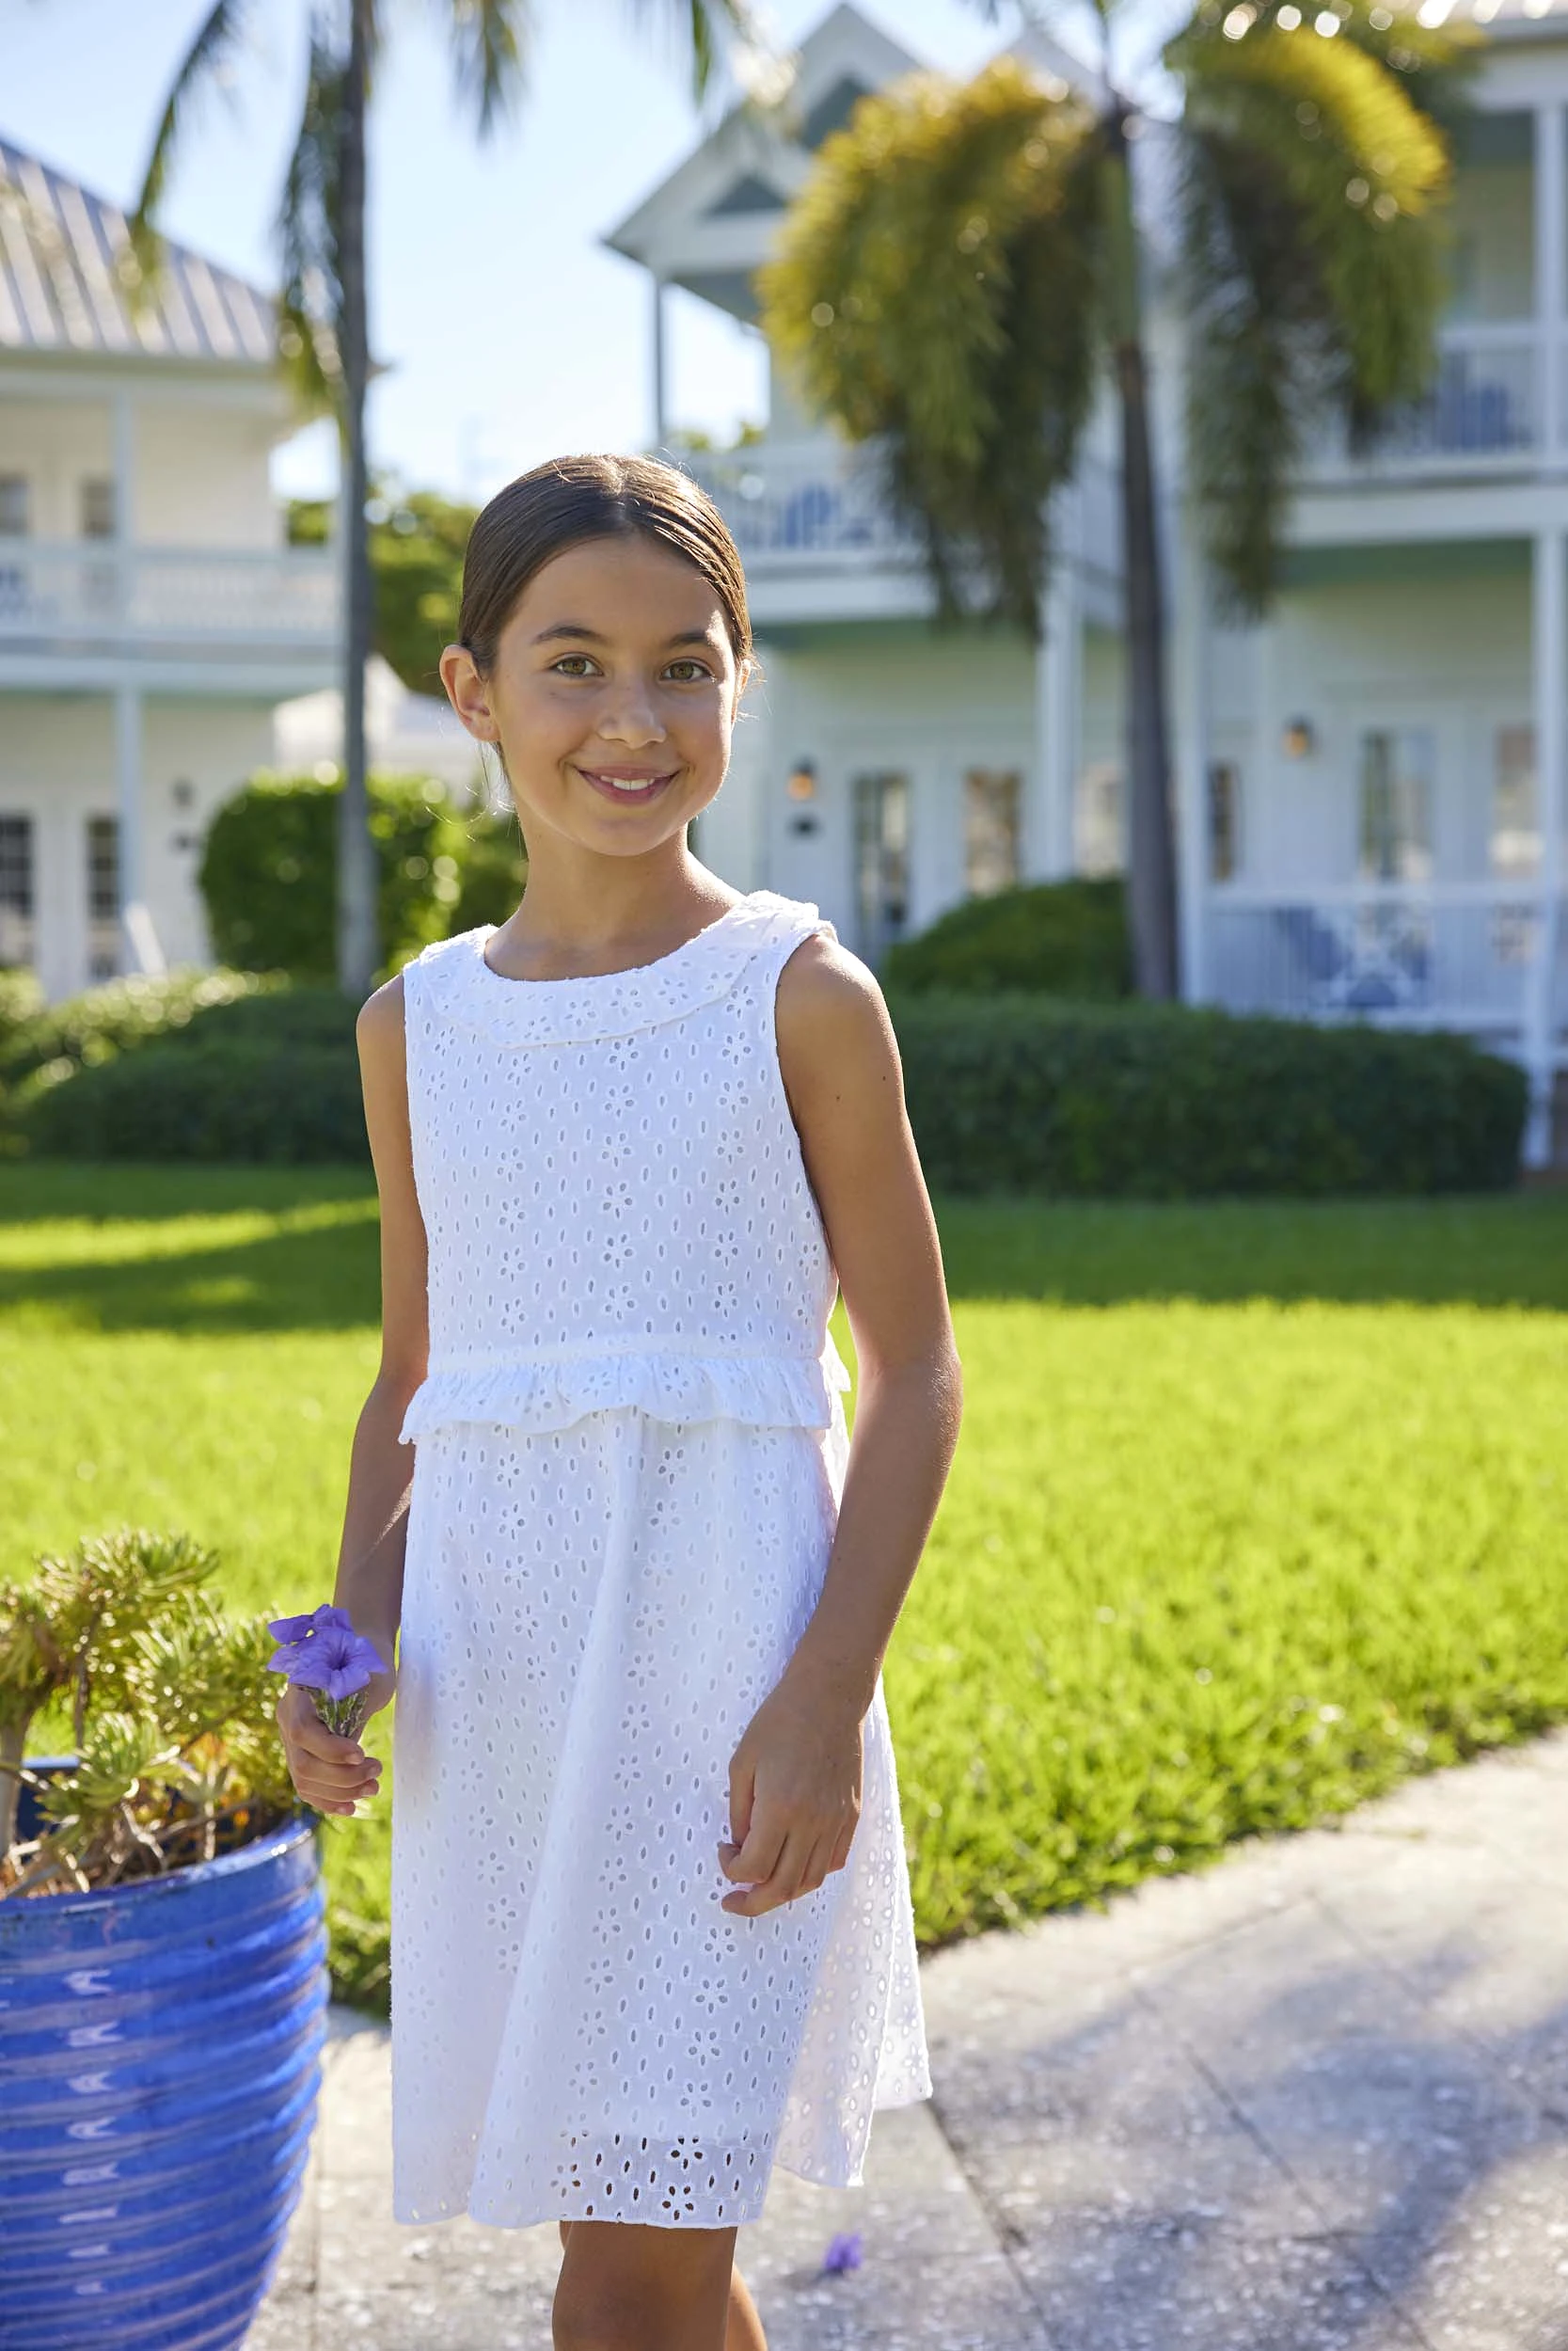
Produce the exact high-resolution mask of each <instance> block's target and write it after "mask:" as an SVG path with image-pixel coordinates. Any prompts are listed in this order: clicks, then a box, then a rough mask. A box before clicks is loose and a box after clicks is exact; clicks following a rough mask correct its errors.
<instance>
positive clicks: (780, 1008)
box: [776, 937, 898, 1099]
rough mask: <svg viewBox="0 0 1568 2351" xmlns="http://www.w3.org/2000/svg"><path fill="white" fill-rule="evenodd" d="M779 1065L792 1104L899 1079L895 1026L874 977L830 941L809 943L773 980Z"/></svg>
mask: <svg viewBox="0 0 1568 2351" xmlns="http://www.w3.org/2000/svg"><path fill="white" fill-rule="evenodd" d="M776 1025H777V1033H778V1040H779V1060H780V1065H781V1067H782V1069H783V1072H784V1083H785V1086H786V1088H787V1089H788V1091H789V1094H790V1096H791V1098H792V1099H794V1098H796V1097H797V1095H798V1094H799V1093H805V1092H809V1091H811V1090H813V1089H815V1088H817V1087H821V1086H828V1085H831V1086H832V1090H833V1091H835V1092H838V1091H842V1090H843V1089H844V1088H846V1087H853V1086H860V1085H863V1084H865V1083H866V1082H868V1081H874V1080H877V1079H892V1080H893V1081H894V1082H895V1083H896V1080H897V1076H898V1049H897V1046H896V1044H895V1041H894V1035H893V1023H892V1021H891V1020H890V1019H889V1017H888V1009H887V1006H886V1004H885V1002H884V1001H883V998H882V992H881V990H880V988H879V986H878V985H877V980H876V976H875V974H874V973H873V972H871V971H870V970H869V969H868V968H867V966H866V965H865V964H864V963H863V962H862V961H861V960H860V957H859V956H858V955H852V954H851V953H850V952H849V950H848V948H847V947H846V946H841V945H839V943H838V941H837V940H836V939H823V938H820V937H814V938H810V939H807V940H805V941H803V942H802V944H801V945H800V946H799V947H797V948H796V950H795V953H794V954H793V955H792V956H791V957H790V959H789V961H788V962H787V963H785V965H784V970H783V971H782V972H781V973H780V975H779V987H778V996H777V1016H776Z"/></svg>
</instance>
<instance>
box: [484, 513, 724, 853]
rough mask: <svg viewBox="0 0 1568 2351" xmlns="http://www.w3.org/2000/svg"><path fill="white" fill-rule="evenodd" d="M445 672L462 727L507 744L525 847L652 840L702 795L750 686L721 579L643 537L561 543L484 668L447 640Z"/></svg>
mask: <svg viewBox="0 0 1568 2351" xmlns="http://www.w3.org/2000/svg"><path fill="white" fill-rule="evenodd" d="M441 678H442V682H443V684H444V685H445V687H446V690H447V693H448V695H449V697H450V698H451V705H452V707H453V708H454V709H455V711H456V712H457V715H458V717H459V718H460V719H461V720H462V722H463V723H464V725H465V726H466V727H467V730H468V732H469V734H470V735H472V736H474V737H476V738H477V739H479V740H480V741H481V742H489V743H496V744H499V747H500V751H501V754H502V756H503V757H504V759H505V761H506V771H507V774H508V775H509V776H510V778H511V781H512V796H513V798H514V800H515V802H516V804H517V816H518V819H519V821H520V823H521V825H522V828H523V833H524V836H525V838H526V839H527V841H528V844H529V848H530V850H531V853H533V854H537V852H538V847H539V835H540V834H541V832H544V831H548V832H552V833H556V834H562V835H563V836H564V837H565V838H567V839H569V840H571V841H574V842H576V843H577V844H578V846H579V847H581V848H583V849H588V850H596V851H597V852H599V853H600V854H601V855H604V856H609V857H638V856H643V855H645V854H646V853H647V852H648V851H649V850H653V849H657V848H658V847H659V846H660V845H661V844H662V843H663V842H665V841H668V840H669V839H670V838H671V837H672V836H673V835H674V834H678V833H679V832H680V830H681V828H682V827H683V826H684V825H686V824H687V823H688V822H689V819H690V818H693V817H694V816H696V815H697V814H698V812H699V810H701V809H704V808H705V807H706V806H707V804H708V802H709V801H710V800H712V799H713V797H714V795H715V793H716V792H717V791H718V789H719V786H721V783H722V782H723V780H724V770H725V769H726V768H727V766H728V765H729V756H730V736H731V731H732V729H733V727H734V724H735V713H736V704H737V703H738V701H739V698H740V694H741V691H742V690H743V688H744V686H745V675H744V674H743V672H742V671H740V670H739V669H737V666H736V658H735V652H734V648H733V647H732V645H731V643H730V640H729V634H728V631H727V629H726V628H725V626H724V609H723V606H722V605H721V603H720V601H719V597H718V596H717V595H716V593H715V592H714V590H713V589H712V588H711V587H710V586H709V585H708V583H707V581H706V580H705V579H704V578H703V576H702V574H701V572H699V571H697V570H695V569H694V568H693V566H692V565H691V564H688V563H685V562H683V561H682V559H681V558H680V557H679V556H678V555H676V554H674V553H673V552H671V551H668V550H666V549H665V548H662V547H660V546H658V545H657V544H656V543H655V542H653V541H652V540H649V539H646V538H643V537H641V536H638V537H634V538H614V539H591V540H588V541H587V542H585V543H584V544H583V545H582V546H580V547H574V548H567V550H566V551H565V553H564V554H562V555H558V556H556V557H555V558H554V559H553V561H551V562H550V563H548V564H546V565H545V566H544V568H543V570H541V571H539V572H537V573H536V574H535V575H534V577H533V579H532V580H530V582H529V584H528V586H527V588H526V589H525V590H524V592H523V594H522V596H521V597H520V598H519V600H518V602H517V605H516V607H515V611H514V612H513V613H512V615H511V617H510V619H509V620H508V621H507V623H506V626H505V627H504V628H503V629H502V631H501V633H500V637H499V641H498V643H497V646H496V659H495V664H494V667H493V668H492V669H491V671H490V673H489V675H487V676H482V675H481V674H480V672H479V670H478V669H477V668H476V666H475V664H474V659H473V656H472V655H471V654H470V653H468V652H467V651H465V649H464V648H463V647H462V646H461V645H449V646H448V647H447V649H446V652H445V653H444V654H443V655H442V657H441Z"/></svg>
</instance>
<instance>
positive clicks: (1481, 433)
mask: <svg viewBox="0 0 1568 2351" xmlns="http://www.w3.org/2000/svg"><path fill="white" fill-rule="evenodd" d="M1438 343H1439V356H1438V362H1437V373H1436V377H1435V380H1434V381H1433V388H1432V389H1431V391H1430V392H1429V393H1428V394H1427V395H1426V397H1425V399H1423V400H1419V401H1416V402H1414V403H1412V404H1411V405H1410V406H1408V407H1406V408H1403V409H1402V410H1400V411H1399V412H1398V414H1397V415H1395V416H1394V417H1393V418H1391V419H1390V421H1388V423H1387V424H1386V426H1385V427H1384V428H1383V430H1382V431H1381V432H1380V433H1379V434H1378V435H1377V437H1376V438H1375V439H1374V440H1373V441H1372V443H1371V445H1370V448H1368V449H1366V450H1364V451H1362V452H1360V453H1357V454H1355V455H1353V454H1352V453H1351V452H1350V450H1349V449H1348V447H1347V446H1346V443H1345V441H1344V440H1343V438H1342V437H1329V438H1327V439H1325V441H1324V442H1323V445H1322V446H1321V447H1320V448H1318V449H1317V450H1315V451H1314V452H1313V454H1312V457H1311V460H1310V463H1309V467H1308V470H1309V471H1310V472H1312V473H1317V474H1322V473H1324V472H1328V473H1335V474H1342V473H1344V472H1345V471H1347V470H1349V471H1352V472H1357V473H1358V472H1361V471H1363V470H1365V469H1370V470H1373V471H1376V472H1379V473H1386V472H1405V471H1410V470H1419V471H1422V472H1430V471H1432V470H1433V469H1435V470H1438V471H1442V472H1464V471H1466V470H1469V469H1472V468H1474V467H1476V466H1478V465H1480V466H1483V467H1485V468H1488V469H1507V468H1508V467H1509V466H1510V465H1513V466H1517V465H1518V464H1519V462H1520V460H1521V459H1526V458H1528V457H1530V456H1532V455H1534V454H1535V453H1538V452H1539V451H1541V450H1542V449H1543V448H1544V445H1545V443H1546V440H1547V437H1548V436H1547V432H1546V424H1547V420H1546V417H1545V414H1544V378H1545V367H1544V342H1543V340H1542V338H1541V336H1540V334H1539V332H1538V331H1537V330H1536V329H1535V328H1534V327H1532V326H1529V325H1528V324H1527V325H1524V326H1450V327H1445V328H1444V329H1443V331H1442V333H1441V334H1440V336H1439V338H1438Z"/></svg>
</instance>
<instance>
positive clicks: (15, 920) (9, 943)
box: [0, 817, 34, 964]
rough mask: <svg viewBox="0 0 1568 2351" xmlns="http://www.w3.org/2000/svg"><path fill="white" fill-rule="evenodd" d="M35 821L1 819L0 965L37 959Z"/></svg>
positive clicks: (20, 818)
mask: <svg viewBox="0 0 1568 2351" xmlns="http://www.w3.org/2000/svg"><path fill="white" fill-rule="evenodd" d="M33 886H34V876H33V819H32V818H31V817H0V964H4V963H30V962H31V961H32V960H33Z"/></svg>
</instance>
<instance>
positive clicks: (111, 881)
mask: <svg viewBox="0 0 1568 2351" xmlns="http://www.w3.org/2000/svg"><path fill="white" fill-rule="evenodd" d="M87 969H88V973H89V976H90V977H92V978H93V979H112V978H113V977H114V976H115V974H116V973H117V972H118V971H119V818H117V817H89V818H87Z"/></svg>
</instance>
